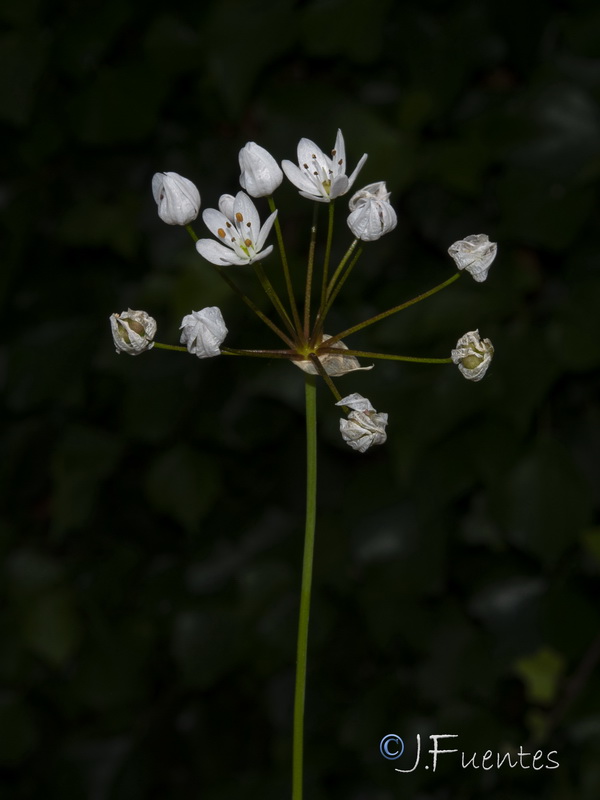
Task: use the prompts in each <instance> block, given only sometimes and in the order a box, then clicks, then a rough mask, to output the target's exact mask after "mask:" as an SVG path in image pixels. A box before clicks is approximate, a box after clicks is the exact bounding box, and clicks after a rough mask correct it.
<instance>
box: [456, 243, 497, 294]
mask: <svg viewBox="0 0 600 800" xmlns="http://www.w3.org/2000/svg"><path fill="white" fill-rule="evenodd" d="M497 250H498V245H497V244H496V242H490V240H489V237H488V236H487V234H485V233H474V234H472V235H471V236H465V238H464V239H462V240H461V241H460V242H454V244H453V245H451V246H450V247H449V248H448V252H449V253H450V255H451V256H452V258H453V259H454V262H455V264H456V266H457V267H458V268H459V269H466V270H467V272H470V273H471V275H472V276H473V278H474V279H475V280H476V281H477V282H478V283H483V281H484V280H485V279H486V278H487V274H488V270H489V268H490V267H491V265H492V261H493V260H494V259H495V258H496V252H497Z"/></svg>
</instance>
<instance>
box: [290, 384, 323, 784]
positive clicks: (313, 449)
mask: <svg viewBox="0 0 600 800" xmlns="http://www.w3.org/2000/svg"><path fill="white" fill-rule="evenodd" d="M304 397H305V411H306V519H305V526H304V555H303V558H302V582H301V586H300V609H299V614H298V642H297V647H296V685H295V690H294V723H293V737H292V800H302V787H303V773H304V711H305V705H306V702H305V701H306V669H307V663H308V628H309V620H310V601H311V591H312V579H313V562H314V550H315V527H316V520H317V378H316V376H314V375H306V376H305V380H304Z"/></svg>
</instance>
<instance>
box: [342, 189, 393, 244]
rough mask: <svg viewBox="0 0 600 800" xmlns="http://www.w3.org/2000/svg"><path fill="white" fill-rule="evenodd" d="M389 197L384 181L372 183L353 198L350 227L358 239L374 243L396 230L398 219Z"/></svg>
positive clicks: (349, 220) (349, 217)
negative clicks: (385, 234)
mask: <svg viewBox="0 0 600 800" xmlns="http://www.w3.org/2000/svg"><path fill="white" fill-rule="evenodd" d="M389 197H390V192H388V191H387V188H386V185H385V182H384V181H379V182H378V183H370V184H369V185H368V186H365V187H364V189H361V190H360V191H358V192H356V194H354V195H353V196H352V199H351V200H350V203H349V207H350V212H351V213H350V215H349V216H348V227H349V228H350V230H351V231H352V233H353V234H354V236H356V238H357V239H362V241H364V242H374V241H375V240H376V239H380V238H381V237H382V236H383V234H384V233H389V232H390V231H393V230H394V228H395V227H396V224H397V222H398V217H397V216H396V212H395V211H394V209H393V208H392V206H391V205H390V203H389Z"/></svg>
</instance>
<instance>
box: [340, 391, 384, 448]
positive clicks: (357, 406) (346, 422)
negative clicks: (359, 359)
mask: <svg viewBox="0 0 600 800" xmlns="http://www.w3.org/2000/svg"><path fill="white" fill-rule="evenodd" d="M336 406H347V407H348V408H350V409H351V410H350V413H349V414H348V419H344V418H342V419H341V420H340V432H341V434H342V439H343V440H344V441H345V442H346V444H347V445H349V446H350V447H351V448H352V449H353V450H358V452H359V453H364V452H365V451H366V450H368V449H369V447H371V446H372V445H374V444H383V443H384V442H385V441H386V439H387V434H386V432H385V428H386V425H387V422H388V415H387V414H383V413H378V412H377V411H375V409H374V408H373V406H372V405H371V402H370V401H369V400H367V398H366V397H363V396H362V395H360V394H358V393H357V392H355V393H354V394H349V395H348V396H347V397H342V399H341V400H340V401H339V403H336Z"/></svg>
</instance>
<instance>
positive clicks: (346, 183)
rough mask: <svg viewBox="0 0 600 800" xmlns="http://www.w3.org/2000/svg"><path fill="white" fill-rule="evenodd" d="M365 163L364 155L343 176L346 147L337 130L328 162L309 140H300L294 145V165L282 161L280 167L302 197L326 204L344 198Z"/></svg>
mask: <svg viewBox="0 0 600 800" xmlns="http://www.w3.org/2000/svg"><path fill="white" fill-rule="evenodd" d="M366 160H367V154H366V153H365V154H364V155H363V157H362V158H361V159H360V161H359V162H358V164H357V165H356V168H355V170H354V172H353V173H352V175H350V177H349V178H348V177H347V175H346V147H345V145H344V137H343V136H342V132H341V131H340V130H338V132H337V136H336V139H335V146H334V148H333V150H332V151H331V158H330V157H329V156H326V155H325V153H323V151H322V150H321V148H320V147H318V146H317V145H316V144H315V143H314V142H312V141H311V140H310V139H300V142H299V143H298V164H299V166H296V164H294V163H292V162H291V161H287V160H286V161H282V162H281V166H282V167H283V171H284V172H285V174H286V176H287V178H288V179H289V180H290V181H291V182H292V183H293V184H294V186H295V187H296V188H297V189H299V190H300V194H301V196H302V197H306V198H307V199H308V200H317V201H318V202H319V203H329V202H330V201H331V200H335V198H336V197H340V195H343V194H346V192H347V191H348V190H349V189H350V187H351V186H352V184H353V183H354V181H355V180H356V176H357V175H358V173H359V172H360V170H361V169H362V166H363V164H364V163H365V161H366Z"/></svg>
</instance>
